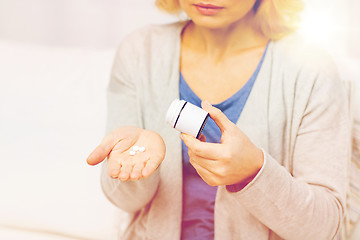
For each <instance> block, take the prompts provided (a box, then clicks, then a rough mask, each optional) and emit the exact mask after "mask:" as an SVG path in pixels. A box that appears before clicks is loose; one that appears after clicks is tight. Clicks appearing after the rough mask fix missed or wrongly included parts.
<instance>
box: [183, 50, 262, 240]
mask: <svg viewBox="0 0 360 240" xmlns="http://www.w3.org/2000/svg"><path fill="white" fill-rule="evenodd" d="M265 53H266V49H265V51H264V54H263V57H262V59H261V60H260V62H259V64H258V66H257V68H256V70H255V71H254V73H253V75H252V76H251V77H250V79H249V80H248V81H247V82H246V84H245V85H244V86H243V87H242V88H241V89H240V90H239V91H238V92H236V93H235V94H234V95H232V96H231V97H230V98H228V99H226V100H225V101H223V102H221V103H219V104H216V105H214V107H216V108H219V109H220V110H221V111H222V112H223V113H224V114H225V115H226V117H227V118H228V119H229V120H230V121H232V122H233V123H236V122H237V120H238V119H239V116H240V114H241V112H242V110H243V108H244V106H245V103H246V100H247V99H248V96H249V94H250V92H251V89H252V87H253V85H254V82H255V80H256V77H257V75H258V72H259V70H260V68H261V65H262V62H263V59H264V55H265ZM180 99H182V100H185V101H187V102H190V103H192V104H194V105H196V106H198V107H201V99H200V98H199V97H198V96H197V95H196V94H195V93H194V92H193V91H192V90H191V88H190V87H189V86H188V85H187V83H186V81H185V79H184V78H183V76H182V74H181V73H180ZM202 134H203V135H205V137H206V141H207V142H212V143H220V139H221V131H220V129H219V127H218V126H217V125H216V124H215V122H214V121H213V120H212V119H211V118H209V119H208V121H207V123H206V125H205V127H204V130H203V131H202ZM182 158H183V209H182V232H181V239H183V240H190V239H191V240H203V239H214V204H215V197H216V192H217V187H212V186H209V185H208V184H207V183H206V182H204V181H203V180H202V178H201V177H200V176H199V175H198V174H197V172H196V170H195V169H194V168H193V166H192V165H191V164H190V162H189V155H188V148H187V146H186V145H185V144H184V142H182Z"/></svg>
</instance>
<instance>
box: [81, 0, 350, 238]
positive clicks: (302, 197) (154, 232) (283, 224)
mask: <svg viewBox="0 0 360 240" xmlns="http://www.w3.org/2000/svg"><path fill="white" fill-rule="evenodd" d="M157 5H158V6H159V7H160V8H162V9H165V10H166V11H168V12H173V13H176V12H179V11H184V12H185V13H186V14H187V15H188V17H189V18H190V20H189V21H186V22H180V23H174V24H169V25H164V26H151V27H147V28H145V29H142V30H140V31H138V32H136V33H134V34H132V35H131V36H129V37H128V38H127V39H126V40H124V41H123V43H122V44H121V45H120V47H119V50H118V53H117V55H116V59H115V62H114V67H113V72H112V78H111V81H110V85H109V88H108V107H109V109H108V110H109V115H108V130H112V131H111V132H110V133H109V134H108V135H107V136H105V138H104V139H103V141H102V143H101V144H100V145H99V146H98V147H97V148H96V149H95V150H94V151H93V153H92V154H91V155H90V156H89V157H88V163H89V164H91V165H95V164H98V163H100V162H102V161H103V160H104V159H105V158H106V157H107V161H105V162H104V171H103V174H102V177H101V180H102V187H103V190H104V193H105V194H106V195H107V197H108V198H109V200H110V201H112V202H113V203H114V204H115V205H116V206H118V207H119V208H121V209H122V210H124V211H126V212H128V213H129V214H131V216H132V220H131V222H130V224H129V226H128V228H127V229H126V232H125V233H124V235H123V238H122V239H180V238H181V239H221V240H222V239H259V240H261V239H333V238H335V236H337V234H338V232H339V229H340V225H341V221H342V217H343V213H344V198H345V182H346V162H347V157H348V146H349V145H348V144H349V141H348V139H349V124H348V122H349V121H348V113H347V107H346V104H347V103H346V97H345V93H344V91H343V88H342V86H341V83H340V81H339V80H338V77H337V74H336V70H335V67H334V65H333V64H332V62H331V60H329V58H328V57H327V56H326V55H324V54H322V53H321V52H320V51H318V50H316V49H315V48H312V47H310V46H308V45H306V44H305V43H303V42H302V41H301V40H299V39H298V37H297V36H296V35H295V34H290V33H291V32H292V31H293V29H294V26H293V25H294V23H296V20H297V14H298V12H299V11H300V9H301V4H300V3H299V2H298V1H297V0H291V1H280V0H259V1H256V0H243V1H238V0H218V1H210V0H207V1H198V0H159V1H157ZM179 97H180V98H182V99H185V100H187V101H190V102H192V103H194V104H197V105H200V103H201V106H202V108H203V109H204V110H206V111H207V112H209V114H210V117H211V119H212V122H211V121H210V122H208V123H207V124H206V127H205V129H204V132H203V135H202V136H201V137H200V139H195V138H193V137H191V136H189V135H186V134H181V139H182V140H183V141H181V139H180V137H179V135H180V134H179V133H177V132H176V131H175V130H173V129H172V128H171V127H170V126H167V125H166V123H165V121H164V119H165V114H166V111H167V108H168V106H169V105H170V103H171V102H172V100H173V99H175V98H179ZM211 104H214V105H215V106H212V105H211ZM119 126H120V127H119ZM116 127H119V128H116ZM115 128H116V129H115ZM113 129H115V130H113ZM135 145H137V146H145V148H146V150H145V151H144V152H137V153H136V154H135V155H133V154H129V152H130V151H132V147H133V146H135ZM165 146H166V154H165Z"/></svg>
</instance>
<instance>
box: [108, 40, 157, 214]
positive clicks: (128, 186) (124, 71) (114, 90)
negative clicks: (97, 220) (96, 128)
mask: <svg viewBox="0 0 360 240" xmlns="http://www.w3.org/2000/svg"><path fill="white" fill-rule="evenodd" d="M134 43H139V36H138V34H132V35H130V36H129V37H127V38H126V39H125V40H124V41H123V42H122V43H121V44H120V46H119V48H118V51H117V53H116V55H115V59H114V64H113V68H112V72H111V78H110V83H109V85H108V89H107V107H108V109H107V110H108V113H107V127H106V129H107V132H109V131H111V130H113V129H115V128H117V127H120V126H137V127H140V128H142V127H143V124H142V122H141V111H140V107H139V103H138V96H137V82H136V79H137V77H136V73H137V71H138V69H137V64H138V59H137V56H139V54H138V53H137V51H138V50H137V47H136V45H135V44H134ZM158 171H159V170H156V171H155V173H153V174H152V175H150V176H149V177H147V178H146V179H141V180H138V181H128V182H122V181H120V180H118V179H112V178H111V177H109V175H108V172H107V160H106V161H104V163H103V166H102V172H101V186H102V189H103V192H104V194H105V195H106V197H107V198H108V199H109V200H110V201H111V202H112V203H113V204H114V205H116V206H118V207H119V208H121V209H122V210H124V211H126V212H130V213H135V212H137V211H139V210H140V209H142V208H143V207H145V206H146V204H147V203H149V202H150V201H151V199H152V198H153V196H154V194H155V192H156V190H157V187H158V184H159V181H160V177H159V172H158Z"/></svg>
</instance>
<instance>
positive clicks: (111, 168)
mask: <svg viewBox="0 0 360 240" xmlns="http://www.w3.org/2000/svg"><path fill="white" fill-rule="evenodd" d="M107 163H108V167H107V168H108V174H109V176H110V177H112V178H118V176H119V173H120V166H121V165H120V163H119V162H117V161H115V160H111V159H108V160H107Z"/></svg>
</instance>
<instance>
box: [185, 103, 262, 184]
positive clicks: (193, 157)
mask: <svg viewBox="0 0 360 240" xmlns="http://www.w3.org/2000/svg"><path fill="white" fill-rule="evenodd" d="M202 108H203V109H204V110H205V111H207V112H208V113H209V114H210V117H211V118H212V119H213V120H214V121H215V123H216V125H217V126H218V127H219V128H220V130H221V144H219V143H206V142H204V141H205V137H204V136H203V135H202V136H201V138H200V140H198V139H196V138H194V137H192V136H190V135H188V134H184V133H183V134H181V139H182V140H183V141H184V142H185V144H186V145H187V146H188V148H189V157H190V163H191V164H192V165H193V166H194V168H195V169H196V171H197V172H198V174H199V175H200V176H201V178H202V179H203V180H204V181H205V182H206V183H207V184H209V185H211V186H219V185H232V184H236V183H240V182H244V181H247V180H249V178H251V177H253V176H255V175H256V174H257V173H258V171H259V170H260V169H261V167H262V165H263V162H264V157H263V154H262V151H261V150H260V149H259V148H257V147H256V146H255V145H254V144H253V143H252V142H251V141H250V139H249V138H248V137H247V136H246V135H245V134H244V133H243V132H242V131H241V130H240V129H239V128H238V127H237V126H236V125H235V124H234V123H232V122H231V121H230V120H229V119H228V118H227V117H226V116H225V114H223V113H222V112H221V111H220V110H219V109H217V108H215V107H213V106H211V105H210V104H209V103H208V102H206V101H203V102H202ZM251 179H252V178H251Z"/></svg>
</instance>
